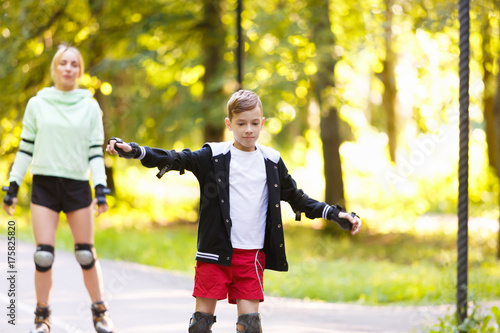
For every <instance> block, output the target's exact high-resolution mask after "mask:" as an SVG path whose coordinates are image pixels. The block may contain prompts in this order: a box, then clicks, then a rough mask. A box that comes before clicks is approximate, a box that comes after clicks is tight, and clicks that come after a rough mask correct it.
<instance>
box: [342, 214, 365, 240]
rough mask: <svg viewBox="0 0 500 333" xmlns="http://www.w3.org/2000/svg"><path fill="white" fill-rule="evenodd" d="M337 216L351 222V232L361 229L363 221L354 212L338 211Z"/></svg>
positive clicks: (355, 232) (354, 232) (354, 233)
mask: <svg viewBox="0 0 500 333" xmlns="http://www.w3.org/2000/svg"><path fill="white" fill-rule="evenodd" d="M339 218H340V219H343V220H348V221H349V222H351V223H352V230H351V234H352V235H356V234H357V233H358V232H359V230H360V229H361V224H363V221H361V219H360V218H359V216H358V215H356V213H354V212H352V213H347V212H340V213H339Z"/></svg>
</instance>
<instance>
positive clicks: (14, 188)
mask: <svg viewBox="0 0 500 333" xmlns="http://www.w3.org/2000/svg"><path fill="white" fill-rule="evenodd" d="M2 190H3V191H6V192H7V194H5V197H3V202H4V203H5V204H6V205H8V206H11V205H12V200H13V199H14V198H16V197H17V192H18V191H19V185H17V183H16V182H10V185H9V186H4V187H2Z"/></svg>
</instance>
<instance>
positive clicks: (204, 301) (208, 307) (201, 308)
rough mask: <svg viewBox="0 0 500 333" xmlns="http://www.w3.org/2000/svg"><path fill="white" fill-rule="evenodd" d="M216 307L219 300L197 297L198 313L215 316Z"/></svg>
mask: <svg viewBox="0 0 500 333" xmlns="http://www.w3.org/2000/svg"><path fill="white" fill-rule="evenodd" d="M216 306H217V300H216V299H215V298H203V297H196V308H195V309H196V310H195V311H196V312H203V313H208V314H212V315H213V314H214V313H215V307H216Z"/></svg>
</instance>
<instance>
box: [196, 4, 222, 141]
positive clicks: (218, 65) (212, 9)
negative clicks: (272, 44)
mask: <svg viewBox="0 0 500 333" xmlns="http://www.w3.org/2000/svg"><path fill="white" fill-rule="evenodd" d="M203 5H204V17H203V21H202V23H201V30H202V41H201V42H202V49H203V53H204V55H205V59H204V63H203V65H204V67H205V75H204V76H203V86H204V89H203V100H202V104H201V105H202V110H203V114H204V115H205V134H204V135H205V141H206V142H215V141H222V140H223V138H224V129H225V127H224V122H223V119H224V113H223V110H224V109H223V108H222V105H223V104H219V103H218V102H217V101H220V100H221V96H223V92H222V85H220V84H217V83H215V81H216V80H217V78H218V74H221V70H222V65H223V61H224V54H223V52H224V49H225V42H224V41H225V31H224V24H223V23H222V21H221V17H220V0H204V1H203Z"/></svg>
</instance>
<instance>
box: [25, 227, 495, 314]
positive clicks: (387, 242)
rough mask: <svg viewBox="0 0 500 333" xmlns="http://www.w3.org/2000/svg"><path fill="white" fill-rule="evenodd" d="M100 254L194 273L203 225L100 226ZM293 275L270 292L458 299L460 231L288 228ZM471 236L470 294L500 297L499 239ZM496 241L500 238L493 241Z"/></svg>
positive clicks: (63, 232)
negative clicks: (332, 233)
mask: <svg viewBox="0 0 500 333" xmlns="http://www.w3.org/2000/svg"><path fill="white" fill-rule="evenodd" d="M18 226H19V227H18V230H19V231H18V239H24V240H28V241H33V237H32V235H31V229H30V227H29V226H28V225H27V223H25V222H24V223H23V222H21V223H18ZM97 229H98V231H97V232H96V237H95V242H96V249H97V251H98V254H99V256H100V257H101V258H109V259H116V260H126V261H133V262H138V263H142V264H145V265H151V266H156V267H161V268H164V269H168V270H175V271H181V272H184V273H187V274H194V264H195V261H194V257H195V253H196V225H193V224H183V225H177V226H171V227H149V228H145V227H141V228H132V227H128V228H105V229H102V228H99V225H97ZM285 236H286V247H287V255H288V261H289V266H290V271H289V272H274V271H269V270H266V272H265V274H264V277H265V278H264V288H265V291H266V293H268V294H271V295H275V296H283V297H294V298H304V299H315V300H324V301H330V302H356V303H359V304H370V305H378V304H401V305H424V304H444V303H454V301H455V293H456V289H455V288H456V287H455V284H456V282H455V281H456V264H455V263H456V249H455V247H456V240H455V235H451V236H449V235H445V234H441V233H439V234H432V235H419V236H417V235H414V234H408V233H390V234H378V233H375V234H373V233H370V232H369V230H366V232H365V233H364V234H359V235H357V236H356V237H343V238H340V239H335V238H332V237H329V236H325V235H323V234H322V233H321V231H319V230H315V229H311V228H304V227H297V226H290V225H287V226H286V228H285ZM491 237H492V239H487V240H485V239H484V238H482V237H479V236H478V237H474V236H471V238H470V241H469V249H470V251H469V264H470V268H469V294H470V295H471V297H474V299H475V300H488V299H498V298H500V265H499V264H498V261H496V260H495V256H494V250H495V246H496V242H495V241H494V240H493V235H491ZM492 240H493V241H492ZM56 247H57V248H58V249H66V250H72V248H73V241H72V237H71V233H70V231H69V228H68V226H67V223H66V222H65V221H63V222H61V224H60V227H59V229H58V233H57V244H56Z"/></svg>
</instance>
